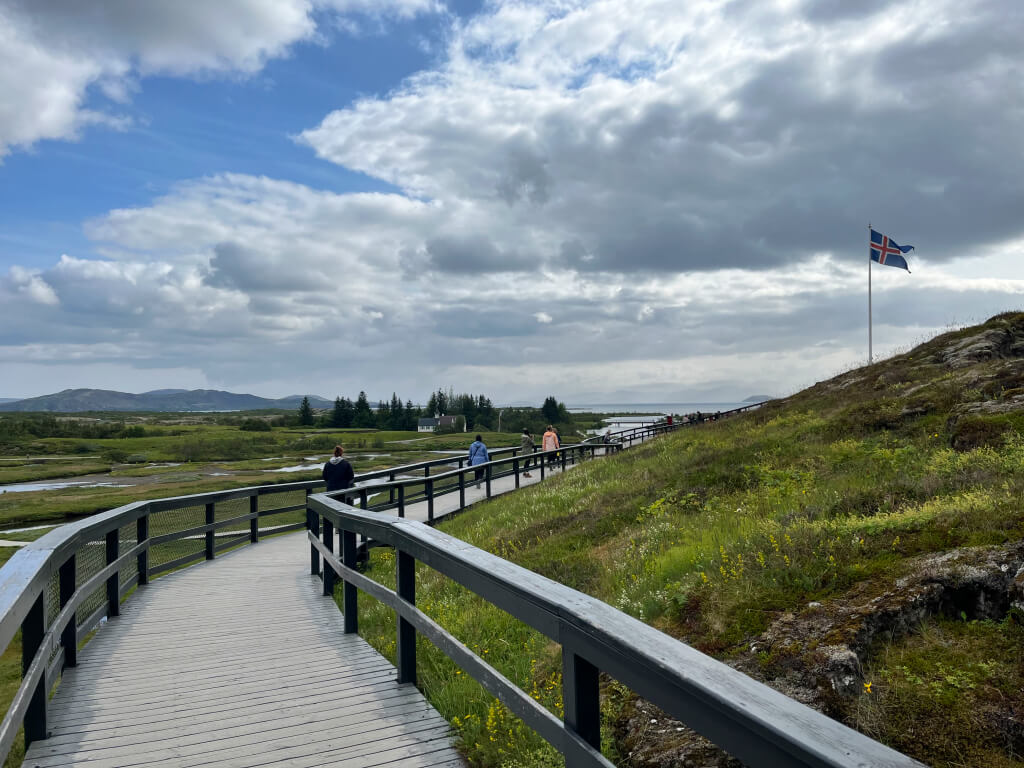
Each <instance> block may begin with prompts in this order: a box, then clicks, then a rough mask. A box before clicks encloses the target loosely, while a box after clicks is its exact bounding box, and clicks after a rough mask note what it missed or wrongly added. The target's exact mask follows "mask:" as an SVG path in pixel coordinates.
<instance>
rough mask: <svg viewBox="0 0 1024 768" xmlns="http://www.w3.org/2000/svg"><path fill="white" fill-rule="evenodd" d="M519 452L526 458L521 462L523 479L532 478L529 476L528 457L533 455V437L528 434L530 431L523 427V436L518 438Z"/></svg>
mask: <svg viewBox="0 0 1024 768" xmlns="http://www.w3.org/2000/svg"><path fill="white" fill-rule="evenodd" d="M519 452H520V453H521V454H522V455H523V456H526V457H527V458H526V459H525V460H524V461H523V477H533V475H531V474H530V459H529V456H530V454H531V453H533V435H531V434H530V430H528V429H526V427H523V434H522V436H521V437H520V438H519Z"/></svg>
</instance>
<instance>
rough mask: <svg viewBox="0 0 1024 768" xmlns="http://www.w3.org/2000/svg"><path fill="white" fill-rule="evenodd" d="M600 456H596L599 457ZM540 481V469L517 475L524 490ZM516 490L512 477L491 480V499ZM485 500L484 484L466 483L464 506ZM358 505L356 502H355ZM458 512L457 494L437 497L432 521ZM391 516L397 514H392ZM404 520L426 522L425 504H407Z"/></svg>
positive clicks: (555, 468)
mask: <svg viewBox="0 0 1024 768" xmlns="http://www.w3.org/2000/svg"><path fill="white" fill-rule="evenodd" d="M601 455H602V454H600V453H599V454H598V456H601ZM574 466H579V465H578V464H570V465H569V466H567V467H566V470H571V469H572V468H573V467H574ZM561 472H562V466H561V464H554V465H552V466H548V467H545V469H544V475H545V478H549V477H551V476H552V475H557V474H561ZM540 482H541V480H540V468H538V467H533V468H532V469H531V470H530V477H525V476H524V475H522V474H520V475H519V487H520V488H526V487H528V486H531V485H538V484H539V483H540ZM514 490H516V479H515V478H514V477H511V476H508V477H496V478H494V479H493V480H491V498H494V497H495V496H500V495H502V494H504V493H509V492H511V491H514ZM486 498H487V486H486V483H484V482H483V481H481V483H480V487H479V488H477V487H476V483H473V482H469V481H468V479H467V482H466V506H467V507H468V506H469V505H470V504H476V503H477V502H479V501H484V500H485V499H486ZM356 503H357V504H358V500H357V501H356ZM458 511H459V494H458V493H457V492H456V493H447V494H445V495H443V496H438V497H437V498H435V499H434V519H435V520H439V519H441V518H442V517H445V516H446V515H450V514H452V513H453V512H458ZM393 514H397V513H396V512H393ZM405 519H406V520H418V521H419V522H421V523H425V522H427V502H425V501H418V502H415V503H413V504H407V505H406V507H405Z"/></svg>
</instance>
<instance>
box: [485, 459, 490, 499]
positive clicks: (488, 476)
mask: <svg viewBox="0 0 1024 768" xmlns="http://www.w3.org/2000/svg"><path fill="white" fill-rule="evenodd" d="M484 479H485V481H486V488H485V490H486V492H487V498H488V499H489V498H491V465H490V464H489V463H488V465H487V466H486V467H485V468H484Z"/></svg>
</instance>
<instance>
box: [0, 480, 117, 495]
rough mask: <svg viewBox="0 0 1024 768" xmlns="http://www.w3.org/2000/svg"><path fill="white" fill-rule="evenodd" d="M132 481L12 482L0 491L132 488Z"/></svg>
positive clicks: (29, 491)
mask: <svg viewBox="0 0 1024 768" xmlns="http://www.w3.org/2000/svg"><path fill="white" fill-rule="evenodd" d="M134 487H135V484H134V483H93V482H89V481H88V480H69V481H58V482H43V483H12V484H11V485H5V486H2V487H0V493H31V492H32V491H59V490H61V489H62V488H134Z"/></svg>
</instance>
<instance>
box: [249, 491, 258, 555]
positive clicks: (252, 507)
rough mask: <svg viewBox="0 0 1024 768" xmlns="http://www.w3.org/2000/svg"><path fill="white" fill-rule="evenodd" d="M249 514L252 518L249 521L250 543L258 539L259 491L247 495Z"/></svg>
mask: <svg viewBox="0 0 1024 768" xmlns="http://www.w3.org/2000/svg"><path fill="white" fill-rule="evenodd" d="M249 514H250V515H252V520H250V521H249V542H250V543H252V544H255V543H257V542H258V541H259V540H260V494H259V491H257V492H256V493H254V494H253V495H252V496H250V497H249Z"/></svg>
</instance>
